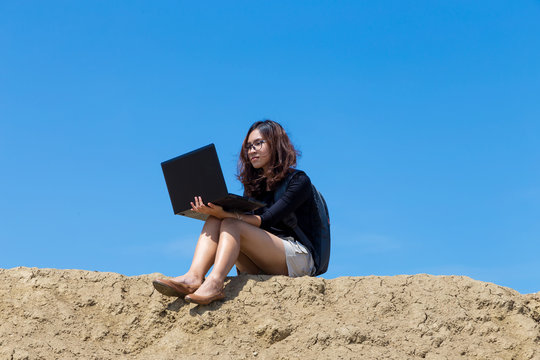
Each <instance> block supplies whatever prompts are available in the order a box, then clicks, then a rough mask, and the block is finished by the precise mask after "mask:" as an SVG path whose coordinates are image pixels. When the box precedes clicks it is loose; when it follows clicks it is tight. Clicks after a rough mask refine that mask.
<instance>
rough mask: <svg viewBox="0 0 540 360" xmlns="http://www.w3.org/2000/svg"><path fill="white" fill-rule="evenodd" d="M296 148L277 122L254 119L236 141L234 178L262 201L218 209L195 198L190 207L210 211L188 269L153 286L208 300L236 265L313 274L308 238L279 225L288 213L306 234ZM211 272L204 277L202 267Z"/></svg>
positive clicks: (306, 188) (307, 202) (305, 189)
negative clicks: (246, 208) (248, 208)
mask: <svg viewBox="0 0 540 360" xmlns="http://www.w3.org/2000/svg"><path fill="white" fill-rule="evenodd" d="M296 157H297V152H296V150H295V149H294V146H293V145H292V144H291V142H290V140H289V137H288V136H287V134H286V132H285V130H284V129H283V128H282V127H281V125H279V124H278V123H276V122H274V121H271V120H265V121H258V122H256V123H254V124H253V125H252V126H251V127H250V129H249V130H248V133H247V135H246V138H245V139H244V142H243V144H242V149H241V152H240V160H239V175H238V179H239V180H240V181H241V182H242V184H243V185H244V195H245V196H249V197H252V198H255V199H257V200H260V201H262V202H265V203H266V204H267V206H266V207H264V208H261V209H258V210H256V211H254V212H253V214H238V213H233V212H228V211H225V210H223V208H222V207H220V206H218V205H214V204H212V203H208V204H205V203H204V202H203V199H201V197H195V198H194V202H192V203H191V206H192V210H193V211H197V212H199V213H202V214H207V215H210V216H209V217H208V219H207V220H206V222H205V224H204V226H203V229H202V232H201V235H200V237H199V240H198V242H197V246H196V248H195V254H194V255H193V261H192V263H191V267H190V268H189V271H188V272H187V273H186V274H184V275H182V276H178V277H176V278H173V279H158V280H155V281H154V283H153V284H154V287H155V288H156V290H158V291H159V292H161V293H162V294H164V295H168V296H180V297H182V296H185V299H186V301H188V302H194V303H197V304H209V303H211V302H212V301H215V300H219V299H223V298H224V297H225V293H224V291H223V287H224V282H225V278H226V276H227V274H228V273H229V271H230V270H231V269H232V267H233V265H236V267H237V269H238V271H239V272H241V273H248V274H271V275H288V276H291V277H296V276H304V275H313V274H314V272H315V266H314V262H313V257H312V252H313V246H312V245H311V243H306V242H307V241H306V240H303V242H304V244H302V243H300V242H299V241H298V240H299V239H295V238H294V232H293V231H292V230H291V229H290V228H288V227H287V226H285V225H284V224H283V221H284V219H285V218H286V217H287V216H290V214H291V213H294V214H295V215H296V217H297V220H298V226H299V227H300V228H301V229H303V230H304V232H306V231H307V232H306V234H307V235H308V237H309V224H310V219H309V214H310V213H311V212H310V209H311V206H313V204H312V203H313V195H312V187H311V182H310V179H309V178H308V176H307V175H306V174H305V173H303V172H301V171H297V172H295V173H294V175H291V174H292V173H293V171H294V170H293V169H294V167H295V166H296ZM289 176H291V178H290V180H289V182H288V185H287V188H286V189H285V191H284V192H283V195H282V196H281V197H280V198H279V199H277V201H275V199H274V192H275V190H276V189H277V188H279V186H280V185H281V184H282V183H283V181H286V180H287V179H288V178H289ZM212 265H213V266H214V267H213V269H212V272H211V273H210V275H208V277H206V278H205V275H206V273H207V272H208V270H209V269H210V268H211V267H212Z"/></svg>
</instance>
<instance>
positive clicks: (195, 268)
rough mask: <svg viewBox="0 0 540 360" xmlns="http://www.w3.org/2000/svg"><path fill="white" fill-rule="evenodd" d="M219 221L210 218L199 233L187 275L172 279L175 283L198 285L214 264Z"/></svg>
mask: <svg viewBox="0 0 540 360" xmlns="http://www.w3.org/2000/svg"><path fill="white" fill-rule="evenodd" d="M220 227H221V219H218V218H215V217H213V216H210V217H209V218H208V219H207V220H206V222H205V223H204V226H203V228H202V231H201V235H200V236H199V240H198V241H197V246H196V247H195V253H194V254H193V260H192V262H191V266H190V268H189V270H188V272H187V273H185V274H184V275H182V276H178V277H176V278H174V280H175V281H177V282H181V283H184V284H187V285H200V284H202V282H203V280H204V276H205V275H206V273H207V272H208V270H210V268H211V267H212V265H213V264H214V259H215V258H216V251H217V247H218V240H219V230H220Z"/></svg>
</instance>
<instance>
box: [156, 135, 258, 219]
mask: <svg viewBox="0 0 540 360" xmlns="http://www.w3.org/2000/svg"><path fill="white" fill-rule="evenodd" d="M161 169H162V170H163V176H164V177H165V183H166V184H167V190H168V191H169V197H170V198H171V204H172V207H173V211H174V213H175V214H176V215H183V216H187V217H190V218H194V219H199V220H206V219H207V218H208V215H206V214H200V213H197V212H195V211H192V210H191V204H190V203H191V202H193V201H194V197H195V196H201V197H202V200H203V202H204V203H205V204H208V203H209V202H211V203H212V204H216V205H220V206H222V207H223V209H224V210H226V211H231V212H240V213H246V212H251V211H253V210H256V209H258V208H260V207H263V206H265V205H266V204H265V203H262V202H260V201H257V200H255V199H251V198H247V197H244V196H239V195H234V194H230V193H229V192H228V191H227V185H226V184H225V178H224V177H223V172H222V171H221V165H220V164H219V159H218V156H217V152H216V147H215V146H214V144H210V145H206V146H203V147H202V148H200V149H197V150H194V151H191V152H189V153H187V154H184V155H180V156H178V157H175V158H173V159H170V160H167V161H164V162H162V163H161Z"/></svg>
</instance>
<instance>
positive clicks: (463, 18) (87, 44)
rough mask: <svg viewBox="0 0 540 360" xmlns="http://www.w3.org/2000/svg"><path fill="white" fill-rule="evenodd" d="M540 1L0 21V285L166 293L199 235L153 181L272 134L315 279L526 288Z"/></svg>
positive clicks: (538, 122)
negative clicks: (298, 199)
mask: <svg viewBox="0 0 540 360" xmlns="http://www.w3.org/2000/svg"><path fill="white" fill-rule="evenodd" d="M539 18H540V3H539V2H538V1H516V2H507V1H475V2H470V1H438V2H432V1H417V2H414V3H408V2H402V1H382V2H372V1H341V2H334V1H259V2H254V1H235V2H228V3H227V4H224V3H223V2H213V1H209V2H204V3H194V2H187V1H160V2H150V1H116V2H110V1H92V2H84V3H81V2H72V1H49V2H41V1H27V2H10V1H2V2H0V49H1V50H0V54H1V55H0V168H1V171H0V184H1V185H2V186H1V187H0V241H1V243H2V251H1V252H0V267H2V268H11V267H15V266H37V267H52V268H78V269H86V270H99V271H113V272H119V273H122V274H125V275H138V274H145V273H153V272H160V273H163V274H166V275H170V276H173V275H178V274H181V273H183V272H185V271H186V270H187V269H188V267H189V263H190V260H191V256H192V252H193V249H194V246H195V242H196V239H197V236H198V233H199V231H200V227H201V225H202V223H201V222H199V221H197V220H192V219H185V218H181V217H178V216H174V215H173V212H172V207H171V205H170V201H169V198H168V194H167V190H166V186H165V182H164V180H163V175H162V173H161V168H160V163H161V161H164V160H167V159H169V158H172V157H174V156H177V155H179V154H182V153H184V152H187V151H190V150H192V149H194V148H197V147H200V146H203V145H206V144H208V143H211V142H213V143H215V144H216V147H217V149H218V153H219V156H220V160H221V163H222V167H223V171H224V173H225V177H226V181H227V184H228V186H229V190H230V191H232V192H237V193H240V192H241V191H242V189H241V186H240V183H239V182H238V181H237V180H236V179H235V176H234V175H235V173H236V159H237V156H238V151H239V148H240V144H241V141H242V139H243V138H244V136H245V133H246V131H247V129H248V127H249V125H250V124H251V123H252V122H254V121H257V120H261V119H265V118H270V119H273V120H276V121H278V122H280V123H282V124H283V126H284V127H285V129H286V130H287V131H288V133H289V134H290V136H291V138H292V140H293V142H294V143H295V144H296V146H297V147H298V148H299V149H300V150H301V151H302V157H301V159H300V161H299V166H298V167H299V168H301V169H303V170H305V171H306V172H307V173H308V175H310V177H311V179H312V182H313V183H314V184H315V185H316V186H317V187H318V188H319V190H320V191H321V192H322V193H323V194H324V195H325V197H326V199H327V202H328V204H329V207H330V214H331V220H332V240H333V245H332V246H333V247H332V256H331V263H330V268H329V271H328V272H327V274H325V275H324V276H323V277H325V278H335V277H339V276H364V275H371V274H374V275H396V274H416V273H430V274H445V275H446V274H455V275H467V276H470V277H472V278H474V279H478V280H483V281H489V282H494V283H496V284H499V285H503V286H508V287H512V288H514V289H516V290H518V291H520V292H522V293H531V292H537V291H539V290H540V285H539V284H540V261H539V260H538V254H539V253H540V244H539V243H540V242H539V241H538V240H539V238H540V222H539V219H540V206H539V204H540V165H539V164H540V161H539V160H540V142H539V141H538V140H539V134H540V101H539V100H538V99H539V97H538V94H540V65H539V64H540V35H539V34H540V22H539V21H538V19H539Z"/></svg>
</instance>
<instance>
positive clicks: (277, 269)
mask: <svg viewBox="0 0 540 360" xmlns="http://www.w3.org/2000/svg"><path fill="white" fill-rule="evenodd" d="M240 250H241V251H242V253H244V254H245V256H246V257H248V258H249V259H250V261H251V262H252V263H253V264H254V265H255V266H256V267H258V268H259V269H261V270H262V271H263V272H264V273H266V274H274V275H287V274H288V270H287V262H286V260H285V248H284V247H283V241H282V240H281V239H280V238H279V237H277V236H275V235H273V234H270V233H269V232H267V231H265V230H262V229H260V228H258V227H256V226H253V225H250V224H248V223H246V222H243V221H240V220H236V219H230V218H228V219H224V220H223V221H222V222H221V228H220V236H219V242H218V246H217V251H216V258H215V262H214V268H213V269H212V272H211V273H210V275H209V276H208V277H207V278H206V280H205V281H204V283H203V284H202V285H201V287H200V288H199V289H198V290H197V291H196V292H195V294H196V295H201V296H208V295H212V294H215V293H217V292H219V291H221V290H222V289H223V284H224V282H225V277H226V276H227V274H228V273H229V271H230V270H231V268H232V267H233V265H234V264H235V262H237V260H238V258H239V255H240ZM242 260H245V258H242ZM242 260H241V261H242Z"/></svg>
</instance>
